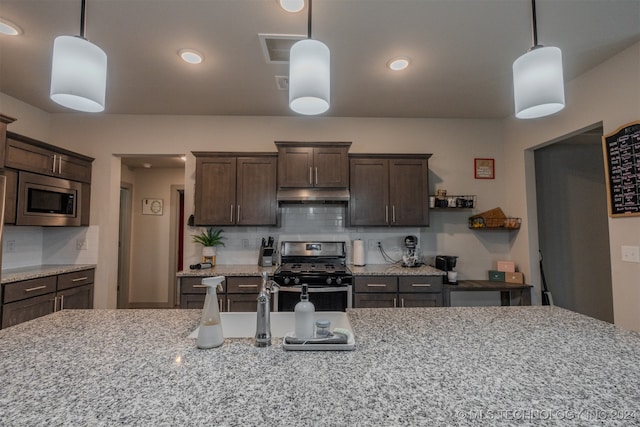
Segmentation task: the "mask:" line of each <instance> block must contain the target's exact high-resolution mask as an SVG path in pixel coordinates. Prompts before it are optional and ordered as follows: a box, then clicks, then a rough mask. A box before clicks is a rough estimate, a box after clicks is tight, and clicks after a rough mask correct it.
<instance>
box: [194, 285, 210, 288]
mask: <svg viewBox="0 0 640 427" xmlns="http://www.w3.org/2000/svg"><path fill="white" fill-rule="evenodd" d="M191 286H193V287H194V288H206V287H207V285H191Z"/></svg>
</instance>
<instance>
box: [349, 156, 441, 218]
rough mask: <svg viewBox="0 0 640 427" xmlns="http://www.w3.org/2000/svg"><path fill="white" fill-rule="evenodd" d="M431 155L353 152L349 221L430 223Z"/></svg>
mask: <svg viewBox="0 0 640 427" xmlns="http://www.w3.org/2000/svg"><path fill="white" fill-rule="evenodd" d="M429 156H430V155H427V154H415V155H404V154H403V155H365V154H362V155H360V154H358V155H352V156H351V158H350V177H351V179H350V182H351V186H350V192H351V196H350V199H349V224H350V225H351V226H385V225H389V226H403V227H406V226H418V227H423V226H427V225H429V210H428V209H429V207H428V174H429V168H428V158H429Z"/></svg>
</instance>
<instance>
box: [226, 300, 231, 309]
mask: <svg viewBox="0 0 640 427" xmlns="http://www.w3.org/2000/svg"><path fill="white" fill-rule="evenodd" d="M227 311H228V312H231V298H227Z"/></svg>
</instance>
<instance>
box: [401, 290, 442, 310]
mask: <svg viewBox="0 0 640 427" xmlns="http://www.w3.org/2000/svg"><path fill="white" fill-rule="evenodd" d="M400 307H402V308H408V307H442V294H436V293H427V292H422V293H414V294H400Z"/></svg>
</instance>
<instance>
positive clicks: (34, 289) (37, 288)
mask: <svg viewBox="0 0 640 427" xmlns="http://www.w3.org/2000/svg"><path fill="white" fill-rule="evenodd" d="M46 288H47V286H46V285H42V286H36V287H35V288H27V289H25V290H24V291H25V292H33V291H39V290H40V289H46Z"/></svg>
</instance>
